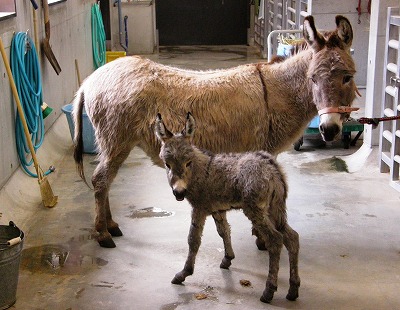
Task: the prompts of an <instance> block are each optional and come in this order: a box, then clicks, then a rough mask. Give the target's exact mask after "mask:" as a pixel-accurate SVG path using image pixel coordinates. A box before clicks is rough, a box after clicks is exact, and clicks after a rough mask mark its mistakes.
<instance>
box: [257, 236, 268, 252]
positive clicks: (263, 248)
mask: <svg viewBox="0 0 400 310" xmlns="http://www.w3.org/2000/svg"><path fill="white" fill-rule="evenodd" d="M256 246H257V248H258V249H259V250H260V251H266V250H267V247H266V246H265V242H264V241H263V240H262V239H261V238H258V237H257V239H256Z"/></svg>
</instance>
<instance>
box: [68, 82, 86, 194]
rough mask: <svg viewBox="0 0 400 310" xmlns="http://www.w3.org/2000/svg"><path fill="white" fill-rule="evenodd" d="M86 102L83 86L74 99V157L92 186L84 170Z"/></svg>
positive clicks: (77, 166)
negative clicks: (84, 106)
mask: <svg viewBox="0 0 400 310" xmlns="http://www.w3.org/2000/svg"><path fill="white" fill-rule="evenodd" d="M84 103H85V96H84V93H83V89H82V88H81V89H80V90H79V92H78V93H77V94H76V96H75V100H74V109H73V112H72V114H73V117H74V124H75V130H74V131H75V135H74V159H75V164H76V169H77V170H78V173H79V176H80V177H81V179H82V180H83V181H84V182H85V183H86V185H87V186H88V187H89V188H90V186H89V184H88V183H87V181H86V178H85V171H84V170H83V134H82V132H83V122H82V113H83V105H84Z"/></svg>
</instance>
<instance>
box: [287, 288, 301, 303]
mask: <svg viewBox="0 0 400 310" xmlns="http://www.w3.org/2000/svg"><path fill="white" fill-rule="evenodd" d="M298 297H299V287H298V286H297V287H294V286H293V287H292V286H290V288H289V291H288V293H287V295H286V299H287V300H290V301H295V300H296V299H297V298H298Z"/></svg>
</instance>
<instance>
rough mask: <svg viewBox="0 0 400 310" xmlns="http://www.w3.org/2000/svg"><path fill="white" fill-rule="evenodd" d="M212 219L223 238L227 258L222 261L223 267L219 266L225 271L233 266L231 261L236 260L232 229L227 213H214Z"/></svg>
mask: <svg viewBox="0 0 400 310" xmlns="http://www.w3.org/2000/svg"><path fill="white" fill-rule="evenodd" d="M212 217H213V218H214V222H215V225H216V226H217V231H218V234H219V235H220V236H221V238H222V240H223V242H224V248H225V256H224V258H223V259H222V262H221V265H219V266H220V267H221V268H223V269H228V268H229V266H230V265H231V260H232V259H234V258H235V253H234V252H233V249H232V243H231V228H230V226H229V223H228V220H227V219H226V211H219V212H214V213H213V214H212Z"/></svg>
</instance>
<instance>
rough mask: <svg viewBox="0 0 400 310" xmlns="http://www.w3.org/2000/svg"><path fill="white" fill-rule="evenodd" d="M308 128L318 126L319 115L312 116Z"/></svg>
mask: <svg viewBox="0 0 400 310" xmlns="http://www.w3.org/2000/svg"><path fill="white" fill-rule="evenodd" d="M308 128H319V116H318V115H317V116H316V117H314V118H313V119H312V120H311V122H310V123H309V124H308Z"/></svg>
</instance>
